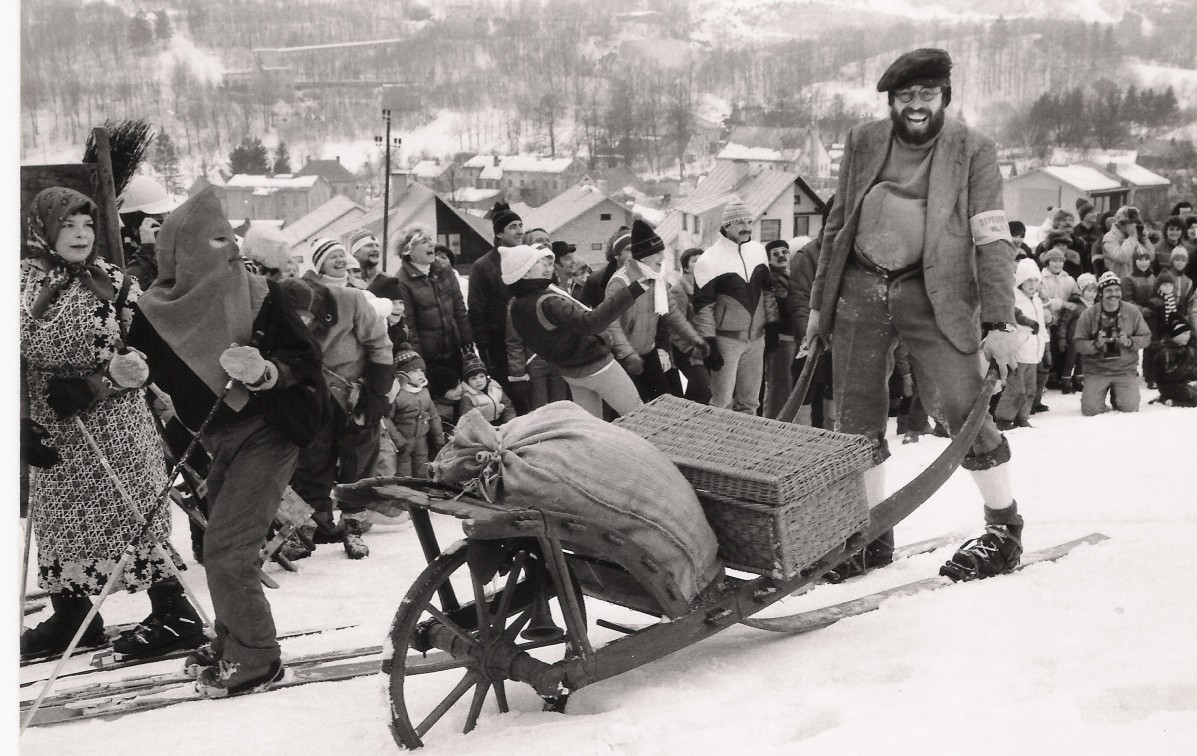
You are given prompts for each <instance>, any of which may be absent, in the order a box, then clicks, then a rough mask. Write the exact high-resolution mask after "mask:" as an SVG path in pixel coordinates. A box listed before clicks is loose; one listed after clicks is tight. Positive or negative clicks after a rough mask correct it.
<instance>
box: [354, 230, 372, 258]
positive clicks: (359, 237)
mask: <svg viewBox="0 0 1197 756" xmlns="http://www.w3.org/2000/svg"><path fill="white" fill-rule="evenodd" d="M377 243H378V237H377V236H375V235H374V232H373V231H371V230H370V229H368V228H359V229H358V230H357V231H354V232H353V236H351V237H349V254H351V255H356V254H357V251H358V250H359V249H361V248H362V247H364V246H366V245H367V244H377Z"/></svg>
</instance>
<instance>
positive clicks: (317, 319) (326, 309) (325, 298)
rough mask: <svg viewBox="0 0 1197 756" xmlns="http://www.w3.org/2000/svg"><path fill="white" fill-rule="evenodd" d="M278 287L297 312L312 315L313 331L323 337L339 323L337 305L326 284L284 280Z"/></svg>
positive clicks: (299, 279) (281, 280)
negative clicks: (303, 311)
mask: <svg viewBox="0 0 1197 756" xmlns="http://www.w3.org/2000/svg"><path fill="white" fill-rule="evenodd" d="M278 287H279V289H281V290H282V292H283V294H284V295H286V297H287V301H288V302H290V303H291V306H292V307H294V308H295V309H296V310H306V311H307V312H310V313H312V323H311V324H310V325H309V328H310V329H311V331H312V332H313V333H315V334H317V335H322V334H324V333H326V332H327V331H328V329H329V328H331V327H332V326H333V324H334V323H336V322H337V303H336V300H334V299H333V298H332V293H331V292H329V290H328V287H327V286H325V285H324V284H320V283H316V282H315V281H312V280H310V279H306V278H295V277H291V278H282V279H279V281H278Z"/></svg>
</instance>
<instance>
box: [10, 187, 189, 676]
mask: <svg viewBox="0 0 1197 756" xmlns="http://www.w3.org/2000/svg"><path fill="white" fill-rule="evenodd" d="M95 216H96V206H95V204H94V203H93V202H92V201H91V200H90V199H88V198H87V197H86V196H84V195H82V194H80V193H79V192H76V191H74V190H72V189H66V188H63V187H52V188H49V189H46V190H44V191H42V192H41V193H39V194H38V195H37V197H36V198H34V200H33V207H32V208H31V210H30V213H29V225H28V239H27V243H26V246H25V249H24V251H23V253H22V260H21V287H20V288H21V315H20V333H21V359H22V361H23V362H24V367H25V369H26V371H27V372H26V376H27V379H28V382H29V402H30V414H31V417H32V419H33V420H34V421H35V422H37V423H40V424H41V425H43V426H45V428H46V430H47V431H48V432H49V435H50V436H51V437H52V439H53V443H54V445H55V446H57V447H58V450H59V453H60V456H61V461H60V462H59V463H58V464H57V465H56V466H54V467H52V468H49V469H47V470H44V471H40V472H39V473H38V474H37V476H36V477H35V478H34V480H33V483H32V487H31V492H30V497H31V502H32V504H31V512H30V514H31V516H32V519H33V528H34V533H35V535H36V536H37V547H38V548H37V550H38V584H39V585H40V586H41V587H42V588H45V589H46V590H48V591H49V592H50V602H51V605H52V606H53V607H54V614H53V615H52V616H51V617H50V619H48V620H46V621H45V622H42V623H41V624H39V625H38V626H37V627H35V628H33V629H32V630H29V631H27V632H26V633H24V634H23V635H22V636H21V654H22V656H28V657H33V656H40V655H45V654H52V653H62V652H63V651H64V650H65V649H66V647H67V645H68V644H69V643H70V641H71V638H72V637H74V634H75V631H76V630H78V628H79V625H80V624H82V622H83V620H84V619H85V618H86V616H87V614H88V612H89V611H90V610H91V606H92V603H91V598H90V596H93V595H97V594H99V593H100V592H101V591H102V590H103V588H104V585H105V584H106V583H107V582H108V580H109V578H110V577H111V575H112V571H113V570H114V569H115V568H116V565H117V562H118V560H119V559H120V557H121V554H122V552H123V551H124V549H125V547H126V546H127V545H128V543H129V542H130V541H132V540H133V538H134V536H136V535H137V533H138V532H139V531H140V525H139V524H138V522H137V518H136V517H135V515H134V514H133V512H132V510H131V509H130V507H131V506H136V507H137V509H138V511H139V512H140V513H141V515H143V516H144V515H146V514H147V513H149V512H150V511H151V510H152V509H154V508H155V507H156V506H158V505H159V502H158V501H157V496H158V495H159V494H160V493H161V492H162V489H163V487H164V486H165V483H166V463H165V462H164V460H163V458H162V447H161V445H160V442H159V439H158V433H157V431H156V429H155V427H154V422H153V418H152V417H151V416H150V412H149V407H148V406H147V405H146V402H145V397H144V396H143V395H142V392H141V391H139V390H138V389H140V388H141V387H143V386H144V385H145V384H146V380H147V378H148V375H149V373H148V370H147V368H146V364H145V360H144V359H143V356H142V355H140V354H138V353H137V352H135V351H125V349H124V347H123V344H122V343H121V342H122V332H123V329H124V327H125V326H127V325H128V323H129V321H130V320H131V319H132V317H133V308H132V304H133V303H134V302H136V301H137V299H138V297H140V296H141V289H140V288H139V287H138V285H137V282H136V281H135V280H133V279H132V277H129V278H127V279H126V277H125V275H124V274H123V273H122V272H121V270H120V269H119V268H117V267H116V266H115V265H112V264H110V263H108V262H106V261H104V260H101V259H98V256H97V252H96V248H95ZM93 442H94V443H95V445H96V448H98V449H99V451H100V453H102V454H103V455H104V458H105V459H106V460H107V461H108V463H109V464H110V465H111V467H112V469H113V471H114V472H115V473H116V477H117V478H119V480H120V484H121V485H122V486H123V488H124V489H125V491H127V492H128V494H129V496H130V497H131V498H132V502H131V503H130V502H128V501H126V500H125V499H124V498H123V496H122V494H121V492H120V491H119V490H118V488H117V483H116V481H114V480H113V479H112V478H111V477H110V476H109V475H106V474H105V471H104V468H103V466H102V464H101V461H100V458H99V457H98V456H97V453H96V451H95V449H93V447H92V445H91V444H92V443H93ZM153 538H154V539H156V540H157V542H158V543H160V544H162V545H163V546H165V548H166V553H167V554H169V555H170V558H171V559H172V560H173V561H174V563H175V565H176V566H177V567H179V568H180V569H182V568H183V562H182V560H181V559H179V557H178V555H177V554H176V553H175V551H174V549H173V548H171V546H170V517H169V513H167V514H166V515H165V516H159V517H157V518H155V520H154V527H153ZM116 588H119V589H124V590H129V591H138V590H145V589H148V590H149V595H150V603H151V606H152V612H151V614H150V616H149V617H148V618H147V619H146V620H145V621H144V622H142V624H141V625H140V626H139V627H138V628H137V629H136V630H134V631H132V632H131V633H129V634H127V635H125V636H122V638H121V639H119V640H118V641H117V650H118V651H120V652H121V653H148V652H157V653H161V652H163V651H165V650H169V649H172V648H193V647H195V646H198V645H200V644H201V643H203V641H204V634H203V625H202V623H201V622H200V620H199V617H198V616H197V615H196V612H195V609H194V607H192V606H191V604H190V603H188V601H187V599H186V598H185V597H184V596H183V591H182V587H181V586H180V584H179V582H178V579H177V578H176V577H174V573H173V572H172V571H171V568H170V566H169V565H168V564H167V563H166V562H165V560H164V559H163V558H162V556H161V554H160V552H158V550H157V549H156V548H155V543H154V540H149V539H147V540H144V541H143V542H141V543H139V544H137V550H136V552H135V555H134V558H133V559H132V561H131V562H130V563H129V566H128V568H127V569H126V570H125V572H124V573H123V574H122V575H120V576H119V579H118V582H117V583H116ZM104 642H105V635H104V624H103V620H102V619H101V618H100V616H99V615H97V616H96V617H95V618H94V619H93V620H92V623H91V625H90V626H89V627H88V628H87V631H86V632H85V634H84V635H83V638H82V644H83V645H84V646H95V645H101V644H103V643H104Z"/></svg>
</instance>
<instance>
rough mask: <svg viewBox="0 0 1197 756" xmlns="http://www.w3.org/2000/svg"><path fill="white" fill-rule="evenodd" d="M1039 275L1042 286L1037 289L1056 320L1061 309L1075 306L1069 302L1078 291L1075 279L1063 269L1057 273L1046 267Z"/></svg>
mask: <svg viewBox="0 0 1197 756" xmlns="http://www.w3.org/2000/svg"><path fill="white" fill-rule="evenodd" d="M1040 276H1041V277H1042V279H1043V288H1041V289H1040V290H1039V291H1040V293H1041V294H1042V295H1043V298H1044V299H1045V300H1046V301H1047V306H1048V308H1049V309H1050V310H1051V313H1052V317H1053V318H1054V319H1055V320H1056V321H1057V322H1058V321H1059V319H1060V313H1061V312H1062V311H1063V310H1069V309H1072V308H1073V307H1074V306H1075V305H1073V304H1072V302H1071V300H1072V297H1073V295H1074V294H1079V293H1080V292H1079V291H1077V288H1076V280H1075V279H1074V278H1073V277H1072V276H1070V275H1069V274H1068V273H1066V272H1064V271H1063V270H1061V271H1060V272H1059V273H1052V272H1051V270H1049V269H1048V268H1044V269H1043V270H1042V271H1041V272H1040Z"/></svg>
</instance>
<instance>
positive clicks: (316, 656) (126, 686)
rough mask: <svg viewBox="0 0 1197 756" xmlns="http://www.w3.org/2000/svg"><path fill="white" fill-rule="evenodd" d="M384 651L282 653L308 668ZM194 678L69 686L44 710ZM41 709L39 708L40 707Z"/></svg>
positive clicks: (168, 675)
mask: <svg viewBox="0 0 1197 756" xmlns="http://www.w3.org/2000/svg"><path fill="white" fill-rule="evenodd" d="M380 653H382V646H363V647H360V648H348V649H339V650H335V651H323V652H318V653H313V654H301V655H296V656H287V655H286V654H284V655H283V664H285V665H286V666H287V668H288V669H291V668H296V669H298V668H305V667H310V666H314V665H318V664H327V663H330V662H340V661H345V660H346V659H354V658H357V657H359V656H377V655H378V654H380ZM194 679H195V678H194V677H192V676H190V675H188V674H187V673H186V672H184V671H183V670H181V669H180V670H176V671H173V672H163V673H159V674H153V675H141V676H137V677H122V678H119V679H116V680H109V681H107V682H95V683H89V684H87V685H80V686H78V687H75V688H67V689H65V690H62V691H60V692H58V693H56V694H54V695H51V696H47V697H46V699H45V700H44V701H43V702H42V706H41V709H45V708H47V707H49V708H54V707H56V706H68V705H69V706H75V707H78V706H81V705H83V704H84V702H86V701H91V700H93V699H100V698H110V697H112V696H122V697H128V696H130V695H133V694H142V693H154V692H157V691H162V690H168V689H170V688H174V687H176V686H178V685H183V684H185V683H188V682H191V681H193V680H194ZM32 703H33V702H32V701H22V702H21V707H20V708H21V712H22V714H24V712H26V711H28V710H29V707H30V706H31V705H32ZM39 711H40V709H39Z"/></svg>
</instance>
